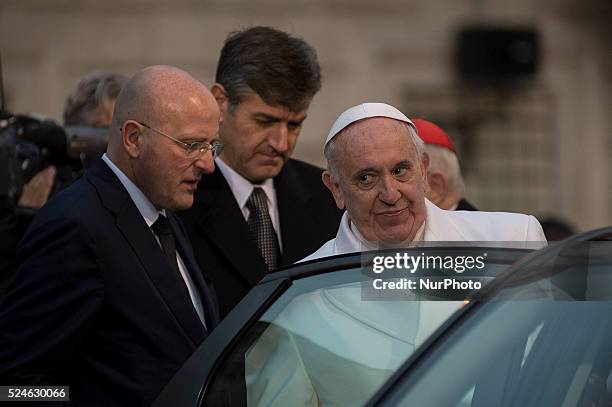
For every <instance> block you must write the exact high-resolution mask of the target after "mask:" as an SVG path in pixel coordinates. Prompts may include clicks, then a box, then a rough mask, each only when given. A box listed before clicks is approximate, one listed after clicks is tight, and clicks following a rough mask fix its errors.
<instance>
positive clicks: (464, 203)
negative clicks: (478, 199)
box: [455, 198, 478, 211]
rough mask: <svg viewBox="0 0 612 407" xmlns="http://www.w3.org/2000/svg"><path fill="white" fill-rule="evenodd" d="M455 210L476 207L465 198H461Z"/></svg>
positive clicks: (468, 209)
mask: <svg viewBox="0 0 612 407" xmlns="http://www.w3.org/2000/svg"><path fill="white" fill-rule="evenodd" d="M455 210H456V211H477V210H478V209H477V208H476V207H475V206H474V205H472V204H471V203H469V202H468V201H466V200H465V198H461V200H460V201H459V203H458V204H457V207H456V208H455Z"/></svg>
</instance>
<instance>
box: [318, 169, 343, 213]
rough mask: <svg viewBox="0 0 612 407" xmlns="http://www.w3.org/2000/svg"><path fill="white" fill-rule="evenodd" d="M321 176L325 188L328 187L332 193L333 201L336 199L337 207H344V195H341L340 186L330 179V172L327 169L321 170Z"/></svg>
mask: <svg viewBox="0 0 612 407" xmlns="http://www.w3.org/2000/svg"><path fill="white" fill-rule="evenodd" d="M321 178H322V179H323V183H324V184H325V186H326V187H327V189H329V190H330V191H331V193H332V195H333V196H334V201H336V206H337V207H338V209H344V208H345V205H344V197H343V196H342V191H341V190H340V186H339V185H338V184H337V183H335V182H334V180H333V179H332V174H331V172H329V171H328V170H325V171H323V174H322V175H321Z"/></svg>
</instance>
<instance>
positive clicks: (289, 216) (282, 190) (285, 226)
mask: <svg viewBox="0 0 612 407" xmlns="http://www.w3.org/2000/svg"><path fill="white" fill-rule="evenodd" d="M301 185H304V183H303V181H302V180H301V179H300V176H299V174H298V172H297V171H296V170H295V168H294V166H293V163H292V162H291V161H288V162H287V163H286V164H285V166H284V167H283V170H282V171H281V173H280V174H279V175H278V176H277V177H276V178H275V180H274V188H275V190H276V199H277V202H278V215H279V218H280V224H281V238H282V240H283V256H282V265H287V264H292V263H294V262H296V261H298V260H300V259H301V258H302V257H304V253H303V248H302V244H301V243H300V242H302V241H304V240H313V239H316V237H315V236H316V233H317V231H316V230H314V229H313V227H314V226H313V222H312V219H311V216H314V215H312V214H311V211H310V209H309V208H308V201H309V199H310V197H311V195H310V192H308V191H307V190H306V188H300V186H301Z"/></svg>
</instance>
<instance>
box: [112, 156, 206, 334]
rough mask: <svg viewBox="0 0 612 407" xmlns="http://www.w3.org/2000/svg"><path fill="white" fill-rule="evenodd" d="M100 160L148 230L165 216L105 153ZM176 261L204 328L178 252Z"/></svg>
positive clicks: (198, 300) (195, 294)
mask: <svg viewBox="0 0 612 407" xmlns="http://www.w3.org/2000/svg"><path fill="white" fill-rule="evenodd" d="M102 160H103V161H104V162H105V163H106V165H108V167H109V168H110V169H111V171H113V172H114V173H115V175H116V176H117V178H119V181H120V182H121V184H123V186H124V187H125V189H126V190H127V192H128V194H129V195H130V198H132V201H133V202H134V205H136V208H137V209H138V212H140V214H141V215H142V217H143V219H144V220H145V222H147V226H148V227H149V229H150V228H151V226H152V225H153V224H154V223H155V221H157V218H158V217H159V215H164V216H166V211H165V210H164V209H161V210H157V209H156V208H155V206H154V205H153V204H152V203H151V201H149V198H147V197H146V195H145V194H144V193H143V192H142V191H141V190H140V188H138V187H137V186H136V184H134V183H133V182H132V180H131V179H129V178H128V176H127V175H125V174H124V173H123V171H121V170H120V169H119V167H117V166H116V165H115V163H113V162H112V161H111V160H110V158H108V156H107V155H106V153H104V155H102ZM151 233H152V234H153V236H155V239H156V240H157V243H158V244H159V245H160V246H161V242H160V241H159V238H158V237H157V235H156V234H155V233H154V232H153V230H151ZM176 260H177V263H178V267H179V271H180V272H181V276H182V277H183V281H185V285H186V286H187V291H189V297H190V298H191V303H192V304H193V307H194V308H195V310H196V313H197V314H198V317H200V320H201V321H202V324H203V325H204V327H206V322H205V319H204V307H203V306H202V299H201V298H200V293H198V290H197V289H196V288H195V284H194V283H193V280H192V279H191V276H190V275H189V273H188V272H187V267H186V266H185V263H183V259H182V258H181V256H180V255H179V253H178V251H177V252H176Z"/></svg>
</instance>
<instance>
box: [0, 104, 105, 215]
mask: <svg viewBox="0 0 612 407" xmlns="http://www.w3.org/2000/svg"><path fill="white" fill-rule="evenodd" d="M107 144H108V128H95V127H85V126H67V127H62V126H60V125H59V124H58V123H56V122H55V121H53V120H50V119H47V118H45V117H42V116H39V115H35V114H27V115H14V114H10V113H8V112H6V111H3V112H0V200H1V201H3V202H5V205H6V206H9V207H15V206H16V204H17V201H18V200H19V196H20V195H21V191H22V189H23V185H24V184H25V183H27V182H28V181H29V180H30V179H32V177H33V176H34V175H36V174H37V173H38V172H39V171H41V170H43V169H45V168H46V167H48V166H50V165H55V166H56V168H57V170H58V171H57V174H56V178H55V184H54V187H53V191H52V193H53V192H56V191H58V190H60V189H63V188H64V187H66V186H68V185H70V184H71V183H72V182H73V181H74V180H75V179H76V178H78V177H79V176H80V175H81V173H82V171H83V169H84V168H87V167H88V166H89V164H90V163H91V162H92V161H93V160H94V159H96V158H97V157H99V156H100V155H101V154H102V153H103V152H104V151H106V146H107Z"/></svg>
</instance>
